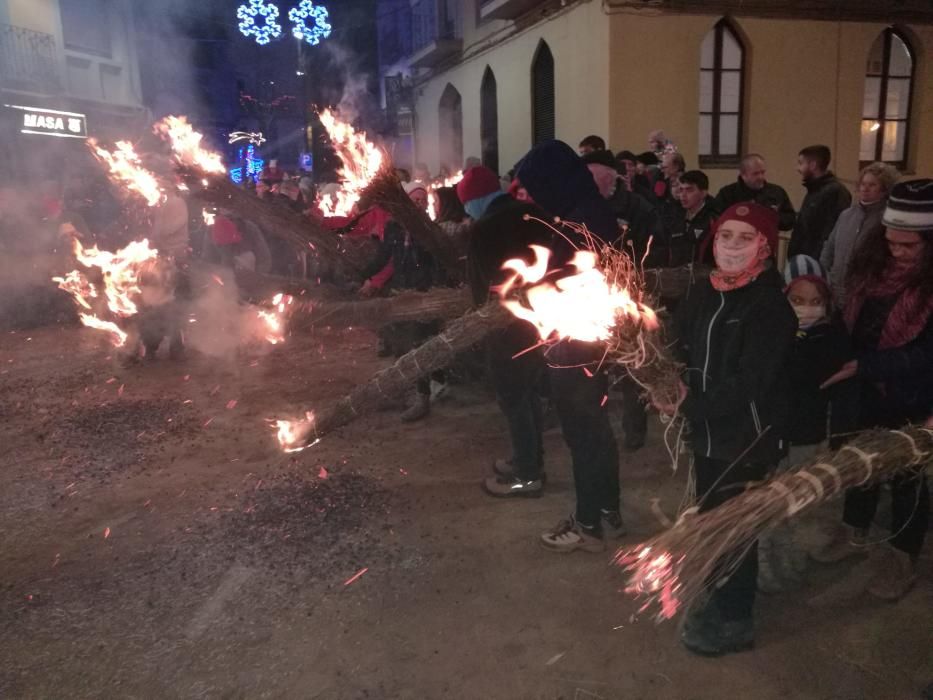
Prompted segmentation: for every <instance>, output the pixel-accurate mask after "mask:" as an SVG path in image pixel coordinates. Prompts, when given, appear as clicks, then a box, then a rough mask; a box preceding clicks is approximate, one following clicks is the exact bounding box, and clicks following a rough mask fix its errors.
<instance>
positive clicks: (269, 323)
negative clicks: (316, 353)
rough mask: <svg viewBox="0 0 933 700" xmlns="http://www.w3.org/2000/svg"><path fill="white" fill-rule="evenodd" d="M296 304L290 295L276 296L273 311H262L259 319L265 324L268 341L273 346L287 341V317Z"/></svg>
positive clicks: (273, 298) (273, 300)
mask: <svg viewBox="0 0 933 700" xmlns="http://www.w3.org/2000/svg"><path fill="white" fill-rule="evenodd" d="M294 302H295V298H294V297H293V296H291V295H290V294H281V293H279V294H276V295H275V296H274V297H272V309H271V310H267V309H260V310H259V311H258V312H257V315H258V316H259V319H260V320H261V321H262V322H263V323H264V324H265V329H266V335H265V337H266V340H267V341H268V342H269V343H270V344H272V345H278V344H279V343H282V342H284V341H285V317H286V313H287V312H288V309H289V307H290V306H291V305H292V304H293V303H294Z"/></svg>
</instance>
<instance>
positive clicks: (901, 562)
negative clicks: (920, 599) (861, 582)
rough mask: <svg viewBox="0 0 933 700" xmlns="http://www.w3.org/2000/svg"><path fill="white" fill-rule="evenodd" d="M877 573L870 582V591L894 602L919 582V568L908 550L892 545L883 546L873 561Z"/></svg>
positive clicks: (878, 596)
mask: <svg viewBox="0 0 933 700" xmlns="http://www.w3.org/2000/svg"><path fill="white" fill-rule="evenodd" d="M872 564H873V567H872V568H874V570H875V575H874V577H873V578H872V580H871V581H870V582H869V584H868V592H869V593H870V594H871V595H873V596H875V598H880V599H881V600H887V601H891V602H894V601H896V600H900V599H901V598H903V597H904V596H905V595H907V593H908V592H909V591H910V589H911V588H913V586H914V584H915V583H916V582H917V569H916V566H915V565H914V562H913V559H911V557H910V555H909V554H908V553H907V552H904V551H901V550H900V549H897V548H895V547H892V546H890V545H885V546H884V547H881V548H880V549H879V551H878V554H877V556H876V557H875V559H874V561H873V562H872Z"/></svg>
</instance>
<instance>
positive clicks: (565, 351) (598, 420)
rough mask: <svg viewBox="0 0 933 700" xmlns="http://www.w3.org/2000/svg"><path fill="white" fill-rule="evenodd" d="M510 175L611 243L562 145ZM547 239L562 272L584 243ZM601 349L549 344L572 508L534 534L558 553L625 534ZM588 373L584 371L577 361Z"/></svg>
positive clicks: (609, 220) (590, 186)
mask: <svg viewBox="0 0 933 700" xmlns="http://www.w3.org/2000/svg"><path fill="white" fill-rule="evenodd" d="M516 177H517V178H518V180H519V181H520V182H521V183H522V186H524V187H525V189H527V190H528V194H529V196H530V197H531V198H532V199H533V200H534V201H535V202H536V203H537V205H538V206H539V207H541V208H542V209H543V210H544V211H545V212H547V213H548V214H549V215H550V216H551V217H557V219H559V220H565V221H568V222H574V223H576V224H584V225H585V226H586V227H587V229H588V230H589V232H590V234H591V235H593V236H595V237H596V238H597V239H598V240H602V241H603V242H605V243H606V244H610V245H611V244H613V243H616V242H617V240H618V238H619V229H618V226H617V225H616V220H615V216H614V215H613V213H612V209H611V208H610V206H609V204H608V202H607V201H606V200H605V199H604V198H603V197H602V196H601V195H600V194H599V190H598V189H597V188H596V183H595V182H594V181H593V177H592V175H590V172H589V170H588V169H587V167H586V165H585V164H584V162H583V161H582V160H581V159H580V157H579V156H577V154H576V153H574V152H573V149H572V148H570V146H568V145H567V144H566V143H562V142H560V141H547V142H545V143H542V144H539V145H537V146H535V147H534V148H533V149H531V151H529V153H528V154H527V155H526V156H525V157H524V158H523V159H522V161H521V163H520V164H519V166H518V170H517V173H516ZM556 225H557V226H560V227H561V232H560V233H561V235H554V236H552V239H551V240H552V243H551V252H552V255H551V261H550V263H551V265H550V266H551V268H552V269H554V270H562V269H564V268H565V266H566V264H567V263H568V262H569V260H570V259H571V257H572V254H573V252H574V248H573V244H574V243H576V244H578V245H580V246H581V247H584V246H585V245H586V241H585V236H584V235H583V234H581V233H580V232H579V231H577V230H575V229H574V228H572V227H570V226H561V224H560V222H559V221H558V222H556ZM603 353H604V350H603V348H602V347H601V346H599V345H598V344H595V343H584V342H579V341H575V340H563V341H561V342H559V343H557V344H556V345H554V346H552V347H551V348H550V350H549V351H548V358H549V360H550V362H551V363H552V365H553V366H551V367H549V368H548V379H549V383H550V387H551V397H552V401H553V403H554V405H555V407H556V409H557V414H558V417H559V418H560V423H561V429H562V432H563V435H564V440H565V441H566V443H567V445H568V447H569V448H570V453H571V456H572V460H573V475H574V485H575V487H576V508H575V511H574V513H573V514H572V515H571V516H570V517H569V518H567V519H565V520H561V521H560V522H559V523H558V524H557V526H556V527H554V528H553V529H551V530H548V531H547V532H545V533H543V534H542V535H541V540H540V541H541V544H542V545H543V546H544V547H545V548H547V549H549V550H551V551H557V552H572V551H576V550H582V551H588V552H601V551H603V550H604V549H605V548H606V543H605V540H604V535H606V536H613V537H618V536H620V535H622V534H623V533H624V530H623V526H622V517H621V515H620V513H619V455H618V448H617V446H616V441H615V435H614V434H613V432H612V427H611V425H610V423H609V413H608V407H607V406H606V402H605V401H604V400H603V399H604V397H605V396H606V393H607V391H608V378H607V376H606V372H605V371H600V368H599V365H600V358H601V357H602V356H603ZM586 365H589V366H590V367H592V368H593V371H592V372H589V373H586V372H584V371H583V370H582V367H583V366H586Z"/></svg>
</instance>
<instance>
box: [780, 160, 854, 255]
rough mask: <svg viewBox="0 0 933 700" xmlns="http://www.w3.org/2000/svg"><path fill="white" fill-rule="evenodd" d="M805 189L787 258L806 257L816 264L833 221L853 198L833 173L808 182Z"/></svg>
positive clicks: (833, 224) (831, 228) (834, 221)
mask: <svg viewBox="0 0 933 700" xmlns="http://www.w3.org/2000/svg"><path fill="white" fill-rule="evenodd" d="M804 187H806V188H807V195H806V196H805V197H804V198H803V204H801V205H800V213H799V214H797V223H796V224H795V225H794V232H793V234H792V235H791V237H790V248H789V249H788V251H787V256H788V257H789V258H790V257H793V256H794V255H809V256H810V257H811V258H813V259H814V260H819V259H820V252H821V251H822V250H823V243H825V242H826V239H827V238H829V234H830V233H832V230H833V226H835V225H836V219H838V218H839V215H840V214H841V213H842V212H844V211H845V210H846V209H848V208H849V205H850V204H852V195H851V194H850V193H849V190H848V189H847V188H846V186H845V185H843V184H842V183H841V182H839V180H837V179H836V176H835V175H833V174H832V172H827V173H825V174H824V175H821V176H820V177H818V178H815V179H813V180H808V181H807V182H805V183H804Z"/></svg>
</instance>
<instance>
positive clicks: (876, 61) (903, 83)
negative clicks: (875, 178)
mask: <svg viewBox="0 0 933 700" xmlns="http://www.w3.org/2000/svg"><path fill="white" fill-rule="evenodd" d="M913 80H914V53H913V51H912V50H911V48H910V44H908V43H907V38H906V37H904V36H903V35H901V34H899V33H898V32H897V31H895V30H894V29H885V30H884V31H883V32H881V34H880V35H879V36H878V38H877V39H875V43H874V44H872V46H871V51H870V52H869V53H868V68H867V70H866V71H865V98H864V101H863V102H862V143H861V148H860V149H859V159H860V160H861V161H862V162H863V163H865V162H869V161H873V160H881V161H884V162H886V163H891V164H892V165H896V166H898V167H900V168H904V167H905V166H906V165H907V137H908V135H909V133H910V98H911V93H912V92H913V90H912V88H913Z"/></svg>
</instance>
